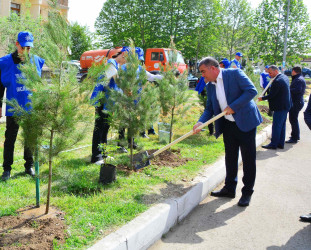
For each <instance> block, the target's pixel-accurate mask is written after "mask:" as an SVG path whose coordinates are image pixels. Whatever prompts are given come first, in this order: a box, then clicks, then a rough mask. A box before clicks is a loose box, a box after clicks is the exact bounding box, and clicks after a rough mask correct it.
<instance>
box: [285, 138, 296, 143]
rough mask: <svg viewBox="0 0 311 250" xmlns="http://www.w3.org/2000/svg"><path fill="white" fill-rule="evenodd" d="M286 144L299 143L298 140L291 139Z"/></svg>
mask: <svg viewBox="0 0 311 250" xmlns="http://www.w3.org/2000/svg"><path fill="white" fill-rule="evenodd" d="M285 142H286V143H297V140H294V139H292V138H290V139H289V140H288V141H285Z"/></svg>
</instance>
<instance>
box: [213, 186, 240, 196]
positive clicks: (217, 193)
mask: <svg viewBox="0 0 311 250" xmlns="http://www.w3.org/2000/svg"><path fill="white" fill-rule="evenodd" d="M211 196H215V197H228V198H235V193H233V192H229V191H228V189H226V188H222V189H220V190H219V191H215V192H211Z"/></svg>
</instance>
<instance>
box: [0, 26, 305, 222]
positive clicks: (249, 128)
mask: <svg viewBox="0 0 311 250" xmlns="http://www.w3.org/2000/svg"><path fill="white" fill-rule="evenodd" d="M33 40H34V38H33V36H32V34H31V33H30V32H27V31H23V32H20V33H19V34H18V37H17V41H16V51H15V52H14V53H12V54H9V55H6V56H4V57H2V58H0V74H1V77H0V79H1V84H0V87H1V88H0V97H1V100H2V98H3V93H4V88H6V89H7V99H8V100H12V99H16V100H17V101H18V103H19V104H20V105H21V106H22V107H24V108H25V109H29V108H30V107H29V106H28V105H26V104H27V103H29V101H30V100H29V95H31V92H30V91H29V90H27V89H26V88H25V87H24V86H23V84H22V83H21V82H20V81H19V79H20V78H22V77H23V75H22V72H21V71H20V67H19V65H20V64H21V63H23V61H24V55H25V53H29V51H30V49H31V47H33ZM124 53H129V48H128V47H124V48H123V49H122V50H121V51H120V52H119V53H117V54H116V55H115V56H114V57H113V59H110V60H108V64H109V67H108V70H107V71H105V72H104V74H103V75H104V76H105V78H106V79H107V80H108V83H107V84H102V83H101V82H100V81H99V82H98V83H97V84H96V86H95V89H94V92H93V95H92V97H91V98H92V99H93V98H95V97H96V96H97V95H98V93H100V92H102V93H103V94H105V95H106V98H109V96H108V89H114V90H116V91H121V90H120V89H119V88H118V86H117V85H116V82H115V80H114V76H115V75H116V74H117V72H118V70H119V69H120V67H126V56H124ZM136 53H137V56H138V57H139V58H142V59H143V54H142V53H143V52H142V50H141V49H140V48H136ZM242 56H243V55H242V54H241V53H240V52H238V53H237V54H236V57H235V59H234V60H233V61H232V62H231V63H230V65H229V61H228V60H223V61H222V62H221V63H218V61H217V60H215V59H214V58H212V57H206V58H203V59H202V60H201V62H200V63H199V70H200V72H201V74H202V78H204V82H205V84H206V88H207V101H206V105H205V110H204V112H203V114H202V115H201V117H200V118H199V120H198V122H197V123H196V124H195V125H194V126H193V132H194V133H199V132H200V129H198V127H199V126H200V125H201V124H202V123H204V122H206V121H208V120H209V119H211V118H212V117H213V116H216V115H218V114H220V113H221V112H225V116H224V117H222V118H220V119H218V120H216V122H215V136H216V138H217V137H219V136H220V135H221V134H223V140H224V145H225V153H226V157H225V164H226V178H225V185H224V187H223V188H222V189H221V190H219V191H214V192H212V193H211V195H212V196H216V197H229V198H234V197H235V195H236V186H237V172H238V157H239V150H241V155H242V160H243V172H244V175H243V178H242V181H243V184H244V186H243V188H242V196H241V198H240V199H239V202H238V205H239V206H248V205H249V204H250V201H251V197H252V194H253V192H254V190H253V188H254V184H255V178H256V130H257V126H258V125H259V124H260V123H261V122H262V117H261V114H260V112H259V110H258V107H257V105H256V103H255V102H254V100H253V98H254V97H255V96H256V95H257V90H256V88H255V86H254V84H253V83H252V82H251V80H250V79H249V78H248V77H247V76H246V74H245V73H244V72H243V71H242V70H241V69H240V68H241V64H240V63H239V60H240V58H241V57H242ZM31 60H32V61H31V62H32V63H33V64H35V66H36V70H37V73H38V75H39V76H40V75H41V70H42V67H43V64H44V59H42V58H40V57H38V56H32V59H31ZM220 64H221V65H222V66H220ZM122 65H123V66H122ZM229 66H231V67H230V68H229ZM266 71H267V73H268V74H269V76H270V78H271V79H272V84H271V87H270V91H269V93H268V94H267V95H265V96H263V97H259V98H258V100H259V101H261V100H268V102H269V107H270V109H271V111H273V125H272V138H271V143H270V144H268V145H265V146H263V148H266V149H273V150H275V149H277V148H281V149H282V148H284V143H285V127H286V126H285V122H286V118H287V113H288V112H289V120H290V123H291V126H292V132H291V137H290V139H289V140H288V141H286V142H287V143H297V142H298V141H299V140H300V131H299V124H298V114H299V112H300V110H301V109H302V107H303V101H304V100H303V95H304V92H305V88H306V83H305V81H304V78H303V77H302V75H301V68H300V67H294V68H293V71H292V83H291V85H289V80H288V77H286V76H285V75H283V74H281V73H280V72H279V69H278V68H277V67H276V66H275V65H270V66H268V67H266ZM147 77H148V79H149V80H150V81H153V80H155V76H154V75H151V74H148V72H147ZM99 80H100V79H99ZM265 84H267V82H266V81H265ZM310 100H311V97H310V99H309V104H308V108H307V110H306V111H305V121H306V123H307V125H308V126H309V128H310V129H311V104H310V102H311V101H310ZM10 108H11V107H10V106H9V105H7V109H6V116H7V121H6V132H5V142H4V154H3V158H4V162H3V169H4V171H3V174H2V180H8V179H9V178H10V176H11V165H12V164H13V154H14V144H15V141H16V137H17V133H18V129H19V126H18V123H17V121H16V119H15V117H13V115H14V111H12V110H10ZM105 109H107V106H106V104H105V103H99V104H98V105H96V106H95V113H96V120H95V127H94V133H93V146H92V159H91V161H92V162H98V161H101V160H102V152H101V151H100V149H99V148H98V144H100V143H104V142H107V133H108V129H109V123H108V119H109V115H108V114H106V113H104V112H103V110H105ZM1 111H2V109H1V108H0V114H1ZM24 159H25V173H26V174H29V175H31V176H34V170H33V158H32V152H31V151H30V150H29V149H28V148H27V144H26V145H25V150H24ZM310 217H311V216H310V215H307V216H303V217H302V219H303V220H306V221H310Z"/></svg>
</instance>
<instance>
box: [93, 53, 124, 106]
mask: <svg viewBox="0 0 311 250" xmlns="http://www.w3.org/2000/svg"><path fill="white" fill-rule="evenodd" d="M107 63H109V64H112V65H113V66H114V67H115V68H116V69H117V70H118V69H119V64H118V63H117V62H116V60H114V59H109V60H108V61H107ZM104 78H105V76H104V75H101V76H100V77H99V78H98V80H97V83H96V85H95V87H94V90H93V93H92V95H91V98H90V99H91V100H93V99H94V98H96V97H97V96H98V94H99V93H100V92H104V93H105V98H106V100H108V98H109V89H114V90H117V91H121V89H120V88H119V87H118V86H117V84H116V82H115V80H114V78H113V77H112V78H110V80H109V83H108V86H104V85H103V84H102V82H101V80H102V79H104ZM107 87H108V88H107ZM93 105H94V106H98V101H96V102H94V103H93ZM103 109H104V110H108V108H107V104H106V103H104V105H103Z"/></svg>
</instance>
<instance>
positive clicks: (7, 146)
mask: <svg viewBox="0 0 311 250" xmlns="http://www.w3.org/2000/svg"><path fill="white" fill-rule="evenodd" d="M18 129H19V125H18V124H17V122H16V120H15V118H14V117H12V116H7V117H6V131H5V141H4V150H3V169H4V171H11V169H12V167H11V165H12V164H13V161H14V146H15V141H16V137H17V134H18ZM24 160H25V161H26V162H25V164H24V166H25V168H26V169H29V168H31V167H32V166H33V157H32V152H31V150H30V149H29V148H28V147H27V145H25V146H24Z"/></svg>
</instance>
